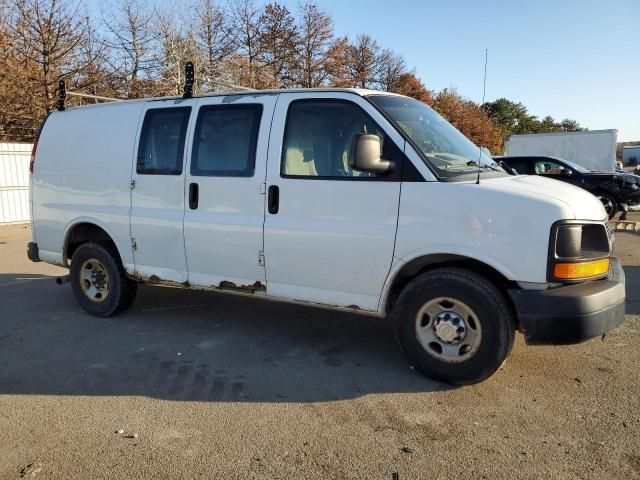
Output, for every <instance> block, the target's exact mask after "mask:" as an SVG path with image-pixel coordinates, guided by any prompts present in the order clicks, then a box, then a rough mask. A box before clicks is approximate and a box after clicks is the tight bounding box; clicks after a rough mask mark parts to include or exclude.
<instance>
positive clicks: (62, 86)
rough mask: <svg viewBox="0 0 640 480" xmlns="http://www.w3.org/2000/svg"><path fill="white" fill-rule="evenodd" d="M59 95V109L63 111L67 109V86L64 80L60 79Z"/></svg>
mask: <svg viewBox="0 0 640 480" xmlns="http://www.w3.org/2000/svg"><path fill="white" fill-rule="evenodd" d="M58 95H59V97H58V110H60V111H61V112H62V111H63V110H64V109H65V106H64V101H65V100H66V99H67V86H66V85H65V83H64V80H60V82H59V83H58Z"/></svg>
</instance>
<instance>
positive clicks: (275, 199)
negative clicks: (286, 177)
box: [267, 185, 280, 215]
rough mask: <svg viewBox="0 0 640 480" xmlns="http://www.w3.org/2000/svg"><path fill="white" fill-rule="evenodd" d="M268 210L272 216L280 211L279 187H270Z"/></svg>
mask: <svg viewBox="0 0 640 480" xmlns="http://www.w3.org/2000/svg"><path fill="white" fill-rule="evenodd" d="M267 210H269V213H270V214H271V215H275V214H276V213H278V210H280V189H279V188H278V186H277V185H270V186H269V197H268V199H267Z"/></svg>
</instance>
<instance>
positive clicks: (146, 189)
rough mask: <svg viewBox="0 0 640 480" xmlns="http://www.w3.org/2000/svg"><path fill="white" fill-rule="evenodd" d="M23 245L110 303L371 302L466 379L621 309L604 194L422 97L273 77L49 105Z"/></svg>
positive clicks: (431, 356) (453, 378) (96, 307)
mask: <svg viewBox="0 0 640 480" xmlns="http://www.w3.org/2000/svg"><path fill="white" fill-rule="evenodd" d="M31 179H32V180H31V189H32V196H31V199H32V207H31V208H32V219H33V220H32V225H33V241H32V242H31V243H30V244H29V246H28V254H29V258H31V260H33V261H44V262H48V263H52V264H55V265H61V266H64V267H68V268H69V269H70V281H71V285H72V288H73V292H74V294H75V297H76V298H77V300H78V302H79V303H80V305H81V306H82V307H83V308H84V309H85V310H87V311H88V312H89V313H91V314H93V315H98V316H110V315H114V314H116V313H119V312H122V311H123V310H125V309H126V308H127V307H129V306H130V305H131V304H132V302H133V301H134V297H135V295H136V287H137V284H138V283H148V284H157V285H165V286H167V285H168V286H174V287H181V288H192V289H211V290H216V291H224V292H231V293H234V294H241V295H250V296H253V297H262V298H267V299H274V300H282V301H288V302H299V303H304V304H308V305H315V306H323V307H328V308H330V309H336V310H340V309H344V310H349V311H357V312H361V313H365V314H370V315H377V316H389V317H390V318H391V319H392V322H393V326H394V331H395V333H396V336H397V338H398V341H399V343H400V345H401V347H402V350H403V351H404V353H405V355H406V356H407V358H408V360H409V362H410V363H411V364H412V365H414V366H415V368H416V369H417V370H419V371H420V372H422V373H423V374H425V375H427V376H429V377H432V378H435V379H439V380H443V381H446V382H450V383H456V384H465V383H472V382H477V381H481V380H483V379H485V378H487V377H489V376H490V375H491V374H492V373H493V372H495V371H496V370H497V369H498V368H499V366H500V365H501V364H502V362H503V361H504V360H505V358H506V356H507V355H508V353H509V351H510V349H511V346H512V344H513V340H514V334H515V332H516V331H520V332H522V333H523V334H524V336H525V339H526V340H527V342H529V343H555V344H562V343H573V342H578V341H581V340H584V339H587V338H590V337H594V336H598V335H602V334H604V333H605V332H607V331H609V330H611V329H613V328H614V327H616V326H617V325H619V324H620V323H621V322H622V321H623V318H624V302H625V289H624V273H623V271H622V269H621V267H620V264H619V262H618V261H617V259H616V258H615V257H613V256H612V244H613V237H612V235H611V234H610V232H609V230H608V228H607V215H606V213H605V211H604V209H603V207H602V204H601V203H600V202H599V201H598V200H597V199H596V198H595V197H594V196H592V195H591V194H589V193H587V192H585V191H584V190H582V189H579V188H577V187H573V186H571V185H567V184H565V183H562V182H558V181H554V180H549V179H546V178H540V177H534V176H510V175H508V174H506V173H505V172H504V171H502V170H501V169H500V168H499V167H498V166H497V165H496V164H495V163H494V162H493V161H492V159H491V158H489V157H487V156H486V155H485V154H483V153H481V151H480V150H479V149H478V147H476V146H474V145H473V144H472V143H471V142H469V141H468V140H467V139H466V138H465V137H464V136H463V135H462V134H460V133H459V132H458V131H457V130H456V129H455V128H453V127H452V126H451V125H450V124H448V123H447V122H446V121H445V120H444V119H443V118H441V117H440V116H439V115H437V114H436V113H435V112H434V111H433V110H432V109H430V108H429V107H428V106H427V105H425V104H423V103H420V102H418V101H415V100H412V99H409V98H406V97H402V96H398V95H391V94H387V93H382V92H373V91H366V90H350V89H327V90H305V89H299V90H277V91H259V92H248V93H242V94H220V95H214V96H200V97H193V98H180V97H178V98H163V99H147V100H137V101H126V102H117V103H109V104H103V105H94V106H85V107H78V108H70V109H67V110H65V111H57V112H54V113H52V114H51V115H50V116H49V117H48V119H47V120H46V122H45V124H44V126H43V128H42V130H41V134H40V136H39V139H38V142H37V147H36V148H34V159H33V163H32V176H31Z"/></svg>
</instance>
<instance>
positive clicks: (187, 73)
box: [58, 62, 257, 111]
mask: <svg viewBox="0 0 640 480" xmlns="http://www.w3.org/2000/svg"><path fill="white" fill-rule="evenodd" d="M204 79H205V81H206V82H208V83H211V84H213V85H218V86H220V87H224V88H228V89H230V90H239V91H242V92H255V91H257V89H255V88H250V87H245V86H242V85H235V84H233V83H229V82H223V81H221V80H215V79H211V78H208V77H205V78H204ZM194 84H195V70H194V66H193V62H187V63H186V64H185V66H184V87H183V90H182V98H192V97H193V86H194ZM218 94H219V93H218V92H211V93H205V94H202V96H209V95H218ZM58 95H59V98H58V110H60V111H63V110H65V108H66V107H65V100H66V99H67V95H68V96H72V97H80V98H88V99H91V100H101V101H104V102H122V101H124V100H123V99H122V98H113V97H104V96H102V95H92V94H90V93H80V92H73V91H68V90H67V87H66V84H65V81H64V80H60V83H59V84H58Z"/></svg>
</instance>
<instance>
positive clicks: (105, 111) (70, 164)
mask: <svg viewBox="0 0 640 480" xmlns="http://www.w3.org/2000/svg"><path fill="white" fill-rule="evenodd" d="M143 106H144V102H133V103H126V104H117V103H114V104H109V105H100V106H99V107H96V108H94V107H83V108H78V109H73V108H72V109H69V110H66V111H63V112H54V113H52V114H51V115H50V117H49V118H48V120H47V122H46V124H45V126H44V128H43V130H42V133H41V135H40V139H39V142H38V150H37V153H36V159H35V164H34V173H33V176H32V190H33V219H32V225H33V229H34V232H35V233H34V235H35V237H36V238H37V239H38V247H39V250H40V256H41V258H42V260H43V261H46V262H50V263H56V264H60V265H66V259H65V258H63V256H64V252H63V249H64V241H65V234H66V233H67V232H68V231H70V228H71V227H72V226H73V225H75V224H77V223H79V222H89V223H94V224H96V225H97V226H99V227H101V228H103V229H104V230H105V231H106V232H107V233H108V234H109V235H110V236H111V238H112V239H113V241H114V242H115V243H116V246H117V248H118V250H119V252H120V255H121V256H122V261H123V263H124V264H125V265H127V264H133V256H132V250H131V240H130V234H129V210H130V185H129V182H130V180H131V167H132V158H133V151H134V144H135V139H136V136H137V131H138V122H139V118H140V112H141V110H142V107H143Z"/></svg>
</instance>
